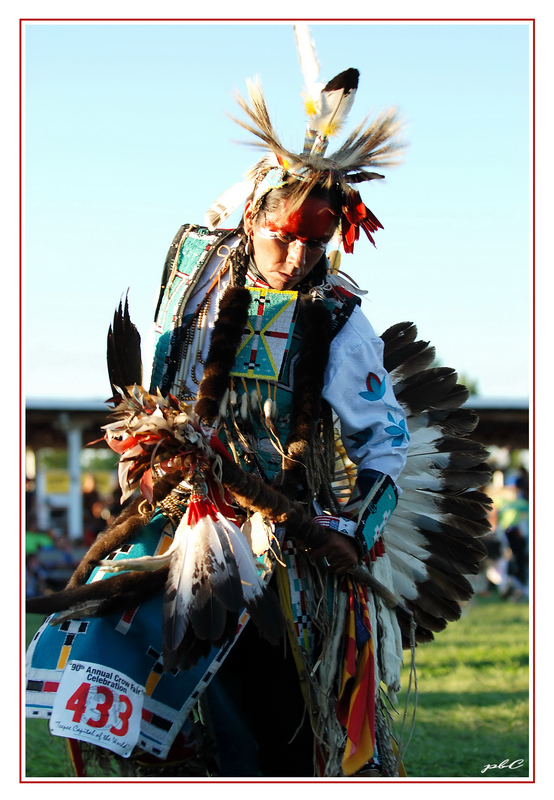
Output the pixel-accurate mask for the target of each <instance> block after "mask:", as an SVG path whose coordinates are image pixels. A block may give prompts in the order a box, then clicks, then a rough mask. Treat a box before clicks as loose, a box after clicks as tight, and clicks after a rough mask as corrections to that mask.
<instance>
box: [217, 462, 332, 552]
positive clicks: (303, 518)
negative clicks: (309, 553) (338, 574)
mask: <svg viewBox="0 0 554 800" xmlns="http://www.w3.org/2000/svg"><path fill="white" fill-rule="evenodd" d="M222 466H223V484H224V485H225V488H226V489H228V490H229V491H230V492H231V494H232V495H233V497H234V498H235V499H236V501H237V503H238V504H239V505H240V506H241V507H242V508H246V509H248V510H250V511H259V512H260V513H261V514H262V515H264V516H267V517H269V518H270V519H271V520H272V521H273V522H275V523H277V524H283V523H286V525H287V536H291V537H292V538H294V539H296V540H297V541H298V542H300V543H302V544H303V545H304V546H305V547H310V548H312V547H321V545H323V544H324V543H325V542H326V541H327V539H328V538H329V535H330V534H329V531H328V529H327V528H323V527H321V525H318V524H317V523H316V522H312V521H311V519H310V518H309V517H308V515H307V514H306V512H305V510H304V507H303V506H302V505H301V504H300V503H297V502H296V501H294V500H289V499H288V498H287V497H285V496H284V495H283V494H282V493H281V492H280V491H277V489H273V488H272V487H271V486H268V485H267V484H266V483H264V482H263V480H262V479H261V478H259V477H258V476H257V475H253V474H250V473H247V472H244V470H242V469H241V467H240V466H239V465H238V464H235V462H234V461H227V460H225V461H224V462H223V465H222Z"/></svg>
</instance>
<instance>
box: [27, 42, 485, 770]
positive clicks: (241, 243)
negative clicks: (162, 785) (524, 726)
mask: <svg viewBox="0 0 554 800" xmlns="http://www.w3.org/2000/svg"><path fill="white" fill-rule="evenodd" d="M306 36H307V34H306V31H305V30H304V29H303V28H301V27H299V28H297V41H298V46H299V53H300V57H301V64H302V68H303V71H304V74H305V75H306V78H307V82H310V84H311V87H312V95H311V100H310V101H309V102H308V103H307V110H308V116H309V123H308V129H307V132H306V137H305V145H304V150H303V152H302V153H300V154H294V153H291V152H289V151H288V150H286V149H285V148H283V146H282V145H281V143H280V142H279V140H278V138H277V136H276V134H275V131H274V129H273V126H272V124H271V121H270V118H269V114H268V112H267V108H266V106H265V102H264V98H263V95H262V92H261V89H260V87H259V86H258V85H254V84H251V85H250V86H249V102H248V101H246V100H244V99H243V98H239V102H240V105H241V107H242V108H243V110H244V111H245V112H246V114H247V116H248V117H249V122H248V123H246V122H243V123H241V124H242V125H244V127H246V128H247V129H248V130H250V131H251V132H253V133H254V134H255V135H256V136H257V137H259V138H260V139H261V140H262V143H263V145H264V146H265V147H266V148H267V150H268V153H267V154H265V155H264V157H263V158H262V159H261V160H260V161H259V162H258V163H257V164H256V166H255V167H254V168H253V169H252V171H251V173H250V174H249V176H248V178H247V180H246V181H244V182H243V183H241V184H238V185H237V186H234V187H232V188H231V189H230V190H228V191H227V192H225V193H224V194H223V195H222V196H221V197H220V198H219V199H218V200H217V201H216V202H215V203H214V204H213V206H212V207H211V208H210V210H209V212H208V214H207V218H206V224H205V226H198V225H185V226H183V227H182V228H181V229H180V230H179V231H178V233H177V236H176V237H175V239H174V241H173V243H172V245H171V247H170V250H169V253H168V257H167V260H166V263H165V266H164V271H163V276H162V282H161V289H160V294H159V300H158V305H157V310H156V318H155V326H154V331H153V337H152V342H151V349H152V357H151V359H149V362H148V363H149V364H150V363H151V365H152V366H151V372H150V375H149V377H146V376H145V375H143V369H142V357H141V353H140V337H139V335H138V332H137V331H136V329H135V327H134V326H133V324H132V323H131V320H130V318H129V311H128V306H127V302H125V303H124V304H123V303H122V304H121V305H120V307H119V309H118V310H117V312H116V314H115V316H114V321H113V325H112V327H111V328H110V332H109V335H108V369H109V375H110V381H111V384H112V389H113V398H112V401H111V402H112V403H113V406H114V409H113V415H112V421H110V422H109V423H108V424H107V425H106V426H105V438H106V441H107V443H108V445H109V446H110V447H111V448H112V449H113V450H114V451H116V452H117V453H118V454H120V462H119V480H120V485H121V488H122V491H123V500H124V501H128V504H127V505H126V507H125V508H124V510H123V512H122V513H121V515H120V517H119V518H118V519H117V520H116V521H115V522H114V523H113V524H112V525H111V526H110V528H108V530H107V531H106V532H105V533H104V534H103V535H101V536H99V537H98V539H97V541H96V542H95V543H94V545H93V546H92V547H91V549H90V550H89V552H88V554H87V555H86V557H85V558H84V560H83V562H82V563H81V564H80V565H79V567H78V568H77V570H76V572H75V574H74V575H73V577H72V579H71V581H70V582H69V584H68V587H67V589H66V590H64V591H63V592H60V593H58V594H56V595H51V596H49V597H46V598H37V599H35V600H32V601H30V602H29V604H28V610H30V611H35V612H44V613H46V614H49V615H50V616H49V617H48V618H47V619H46V621H45V623H44V625H43V626H42V628H41V630H40V631H39V632H38V633H37V636H36V637H35V639H34V640H33V642H32V644H31V646H30V648H29V654H28V673H27V709H28V710H27V714H28V716H29V717H38V718H45V719H49V720H50V728H51V730H52V732H53V733H54V734H56V735H60V736H65V737H67V739H68V741H69V743H70V750H71V753H72V755H73V759H74V763H75V767H76V770H77V774H78V775H86V774H87V768H89V767H88V763H89V762H90V761H92V760H94V759H96V761H98V762H102V760H104V761H108V760H109V759H112V761H114V762H116V763H117V764H118V765H119V767H120V770H121V773H122V774H130V775H135V776H139V777H140V776H150V777H151V776H179V775H182V776H194V775H204V776H213V775H221V776H235V777H256V776H266V777H283V776H286V777H294V776H304V777H309V776H319V777H330V776H351V775H358V776H359V775H379V776H384V777H394V776H397V775H402V774H403V771H402V770H403V767H402V762H401V756H402V747H401V743H399V742H398V740H397V736H396V734H395V731H394V724H393V722H394V717H395V714H396V702H397V693H398V692H399V690H400V684H401V667H402V664H403V654H404V652H406V651H407V652H408V653H409V654H410V658H409V661H411V660H412V656H413V650H414V647H415V644H416V643H417V642H425V641H429V640H431V639H432V638H433V632H437V631H440V630H442V629H443V628H444V627H445V625H446V624H447V621H450V620H454V619H457V618H458V617H459V615H460V603H461V602H462V601H465V600H467V599H469V597H470V596H471V593H472V592H471V587H470V584H469V582H468V580H467V578H466V577H464V576H466V575H471V574H472V573H475V572H477V571H478V570H479V562H480V561H481V560H482V558H483V557H484V554H485V551H484V548H483V547H482V546H481V544H480V542H479V539H478V537H479V536H481V535H482V534H483V533H485V532H486V530H487V522H486V513H487V509H488V500H487V498H486V497H485V496H484V495H483V494H482V493H481V492H480V491H479V487H481V486H483V485H484V484H485V483H486V482H487V478H488V471H487V467H486V465H485V464H484V462H485V459H486V456H487V454H486V451H485V450H484V449H483V448H482V447H481V446H480V445H478V444H476V443H475V442H473V441H471V440H470V439H468V438H467V436H468V434H469V433H470V432H471V431H472V430H473V428H474V427H475V424H476V418H475V416H474V415H473V414H472V413H471V412H469V411H467V410H466V409H463V408H461V406H462V405H463V403H464V401H465V399H466V398H467V395H468V393H467V390H466V389H465V388H464V387H462V386H460V385H459V384H457V379H456V374H455V372H454V371H453V370H451V369H447V368H433V367H431V363H432V361H433V358H434V350H433V348H432V347H430V346H429V344H428V343H427V342H421V341H417V340H416V329H415V326H414V325H413V324H411V323H401V324H398V325H395V326H393V327H392V328H390V329H389V330H388V331H387V332H386V333H385V334H383V336H382V337H378V336H377V335H376V334H375V332H374V331H373V328H372V326H371V325H370V323H369V322H368V320H367V319H366V317H365V315H364V314H363V312H362V310H361V300H360V295H362V294H363V292H362V291H361V290H360V289H358V287H357V286H355V285H354V284H353V283H352V282H351V281H350V280H349V279H347V278H346V276H344V275H343V274H342V273H341V272H340V271H339V263H340V260H339V256H338V252H336V251H333V252H331V253H330V254H329V256H327V254H326V251H327V249H328V248H329V249H330V247H331V246H332V244H330V243H332V242H334V241H335V240H336V241H338V242H340V243H341V244H342V247H343V249H344V250H345V252H347V253H350V252H352V251H353V247H354V242H355V241H356V240H357V239H358V237H359V231H360V228H361V229H362V230H363V231H364V232H365V233H366V234H367V236H368V237H369V238H370V240H371V241H373V238H372V235H373V234H374V233H375V231H376V230H377V229H378V228H380V227H382V226H381V224H380V223H379V221H378V220H377V218H376V217H375V216H374V215H373V213H372V212H371V211H370V210H369V209H368V208H367V207H366V205H365V204H364V203H363V201H362V200H361V197H360V195H359V193H358V191H357V190H356V189H355V188H354V186H355V185H356V184H357V183H360V182H364V181H369V180H372V179H376V178H381V177H382V176H381V175H380V174H378V173H375V172H373V171H370V170H372V169H374V168H376V167H383V166H387V165H388V164H389V163H391V162H392V161H393V160H394V157H395V155H396V153H397V152H398V149H399V144H398V142H397V132H398V122H397V120H396V117H395V115H394V113H393V112H387V113H384V114H382V115H381V116H379V117H378V118H377V120H376V121H375V122H374V123H372V124H370V125H369V126H368V127H366V126H363V125H362V126H360V127H359V128H357V129H356V130H355V131H354V132H353V133H352V134H351V135H350V136H349V137H348V138H347V139H346V142H345V143H344V144H343V145H342V147H340V148H339V149H338V150H337V151H336V152H334V153H333V154H332V155H330V156H329V157H326V155H325V153H326V149H327V146H328V140H329V137H330V136H331V135H333V134H334V133H335V132H336V131H337V130H338V129H340V127H341V126H342V124H343V122H344V119H345V117H346V114H347V113H348V111H349V110H350V107H351V105H352V102H353V99H354V95H355V92H356V87H357V83H358V72H357V70H354V69H349V70H346V72H343V73H341V74H340V75H338V76H337V77H336V78H334V79H333V80H332V81H330V82H329V83H328V84H327V85H326V86H321V85H316V84H315V78H317V73H316V71H315V65H316V60H315V55H314V52H313V49H312V47H311V43H310V41H309V36H308V38H306ZM314 76H315V78H314ZM242 203H245V205H244V213H243V217H242V221H241V223H240V224H239V226H238V227H237V228H236V229H233V230H229V229H225V228H222V227H221V223H222V222H224V221H225V219H226V218H227V217H228V216H229V215H230V214H231V213H232V211H233V210H234V209H235V208H237V207H238V206H239V205H241V204H242ZM145 387H147V388H145ZM134 495H137V496H135V497H133V496H134ZM393 512H394V514H393ZM385 526H386V527H385ZM247 623H248V624H247ZM410 651H411V653H410ZM408 671H409V670H408Z"/></svg>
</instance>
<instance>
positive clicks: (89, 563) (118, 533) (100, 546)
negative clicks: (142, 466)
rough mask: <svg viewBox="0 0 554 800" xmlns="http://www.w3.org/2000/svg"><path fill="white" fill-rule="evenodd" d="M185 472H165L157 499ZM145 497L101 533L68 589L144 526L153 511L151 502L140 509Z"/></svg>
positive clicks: (171, 487)
mask: <svg viewBox="0 0 554 800" xmlns="http://www.w3.org/2000/svg"><path fill="white" fill-rule="evenodd" d="M182 478H183V476H182V475H181V474H180V473H174V474H172V475H166V476H164V477H163V478H161V479H160V480H158V481H156V483H155V484H154V503H158V502H160V500H163V499H164V497H167V495H168V494H169V493H170V491H171V490H172V489H173V488H174V487H175V486H177V484H178V483H180V481H181V480H182ZM145 502H146V501H145V500H144V498H143V497H138V498H136V499H135V500H133V502H132V503H130V504H129V506H128V507H127V508H126V509H124V510H123V511H122V512H121V514H120V515H119V516H118V517H117V518H116V519H115V520H114V521H113V522H112V524H111V525H110V526H109V527H108V528H106V530H105V531H104V533H102V534H100V536H98V538H97V539H96V541H95V542H93V544H92V545H91V547H90V548H89V549H88V551H87V553H86V554H85V556H84V558H83V559H82V561H81V563H80V564H79V566H78V567H77V569H76V570H75V572H74V573H73V575H72V576H71V578H70V579H69V582H68V584H67V587H66V588H68V589H73V588H75V587H76V586H79V585H81V584H83V583H86V582H87V580H88V578H89V576H90V574H91V572H92V570H93V569H94V567H95V566H97V563H98V561H100V560H101V559H102V558H106V556H108V555H109V554H110V553H112V552H113V551H114V550H117V548H118V547H122V546H123V545H124V544H125V543H126V542H128V541H129V539H130V538H131V537H132V536H133V535H134V534H135V533H136V532H137V531H138V530H139V529H140V528H141V527H142V526H143V525H146V524H147V523H148V522H149V521H150V519H151V517H152V514H153V512H154V509H153V507H152V506H148V511H147V512H146V513H143V512H142V511H141V510H140V509H141V506H143V504H145Z"/></svg>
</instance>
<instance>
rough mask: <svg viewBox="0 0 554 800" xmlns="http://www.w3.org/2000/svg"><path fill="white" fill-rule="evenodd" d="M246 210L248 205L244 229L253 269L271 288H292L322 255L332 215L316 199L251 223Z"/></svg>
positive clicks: (331, 229)
mask: <svg viewBox="0 0 554 800" xmlns="http://www.w3.org/2000/svg"><path fill="white" fill-rule="evenodd" d="M250 210H251V205H250V203H248V204H247V205H246V208H245V212H244V227H245V231H246V233H247V234H248V235H249V236H250V237H251V241H252V255H253V258H254V261H255V263H256V267H257V268H258V270H259V272H260V273H261V275H262V276H263V277H264V278H265V280H266V281H267V283H268V284H269V286H270V287H271V288H272V289H278V290H281V291H282V290H284V289H292V288H293V287H294V286H296V284H297V283H299V282H300V281H301V280H303V279H304V278H305V277H306V275H308V273H309V272H311V270H312V269H313V268H314V267H315V265H316V264H317V262H318V261H319V259H320V258H321V256H322V255H323V253H324V252H325V248H326V246H327V244H328V243H329V241H330V239H331V238H332V236H333V234H334V232H335V228H336V226H337V216H336V214H334V213H333V212H332V210H331V207H330V205H329V202H328V201H327V200H325V199H323V198H319V197H308V198H307V199H306V200H305V201H304V203H303V204H302V205H301V206H300V208H299V209H298V211H295V212H294V213H292V214H289V213H287V211H286V208H285V207H284V205H282V206H280V207H278V208H277V210H275V211H272V212H269V213H265V212H264V213H262V214H261V215H260V216H259V217H258V219H257V220H256V221H255V222H253V221H252V219H251V214H250Z"/></svg>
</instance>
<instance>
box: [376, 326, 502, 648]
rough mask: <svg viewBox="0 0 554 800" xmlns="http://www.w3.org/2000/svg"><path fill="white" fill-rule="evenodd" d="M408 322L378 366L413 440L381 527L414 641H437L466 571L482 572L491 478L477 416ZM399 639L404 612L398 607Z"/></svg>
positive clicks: (455, 612)
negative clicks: (392, 505)
mask: <svg viewBox="0 0 554 800" xmlns="http://www.w3.org/2000/svg"><path fill="white" fill-rule="evenodd" d="M416 337H417V328H416V326H415V325H414V324H413V323H399V324H398V325H395V326H393V327H392V328H389V330H387V331H386V332H385V333H384V334H383V336H382V339H383V341H384V343H385V353H384V364H385V368H386V369H387V371H388V372H389V374H390V377H391V381H392V384H393V388H394V392H395V394H396V397H397V399H398V401H399V402H400V404H401V405H402V406H403V408H404V410H405V412H406V415H407V425H408V430H409V433H410V444H409V450H408V457H407V463H406V467H405V469H404V470H403V472H402V474H401V475H400V477H399V479H398V485H399V487H400V488H401V490H402V493H401V494H400V497H399V501H398V506H397V508H396V510H395V512H394V514H393V515H392V516H391V518H390V520H389V522H388V524H387V527H386V528H385V530H384V532H383V542H384V545H385V550H386V554H387V557H388V560H389V561H390V574H391V580H392V586H391V587H390V588H391V589H392V590H393V592H394V594H395V595H396V597H397V598H398V599H399V600H400V601H401V605H403V606H404V607H406V608H408V609H409V610H410V612H411V613H412V614H413V618H414V620H415V622H416V625H417V627H416V630H415V637H416V641H419V642H425V641H430V640H432V639H433V635H434V633H437V632H438V631H441V630H443V629H444V628H445V627H446V625H447V623H448V622H449V621H452V620H455V619H458V618H459V617H460V615H461V608H462V604H463V602H465V601H467V600H469V599H470V598H471V596H472V595H473V588H472V585H471V582H470V578H471V576H473V575H476V574H477V573H478V572H479V571H480V570H481V562H482V561H483V559H484V557H485V555H486V551H485V548H484V546H483V544H482V542H481V541H480V539H481V537H482V536H483V535H485V534H486V533H487V532H488V531H489V529H490V525H489V522H488V514H489V512H490V500H489V498H488V497H487V496H486V495H485V494H484V492H483V491H482V488H483V487H484V486H486V484H487V483H488V482H489V479H490V469H489V467H488V465H487V464H486V460H487V458H488V452H487V450H486V448H485V447H483V446H482V445H481V444H479V443H478V442H476V441H473V440H472V439H470V438H468V436H469V434H470V433H471V432H472V431H473V430H474V429H475V427H476V425H477V421H478V419H477V416H476V414H475V413H474V412H473V411H471V410H469V409H466V408H463V404H464V403H465V401H466V400H467V398H468V396H469V392H468V390H467V389H466V387H464V386H462V385H460V384H459V383H458V382H457V375H456V373H455V372H454V370H452V369H448V368H436V367H433V366H432V362H433V359H434V355H435V352H434V348H432V347H431V346H429V343H428V342H422V341H418V340H417V339H416ZM378 560H379V559H378ZM397 618H398V623H399V625H400V628H401V631H402V637H403V642H404V646H408V645H409V641H410V619H409V616H408V615H406V614H405V613H403V611H402V609H401V607H400V608H398V609H397Z"/></svg>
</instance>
